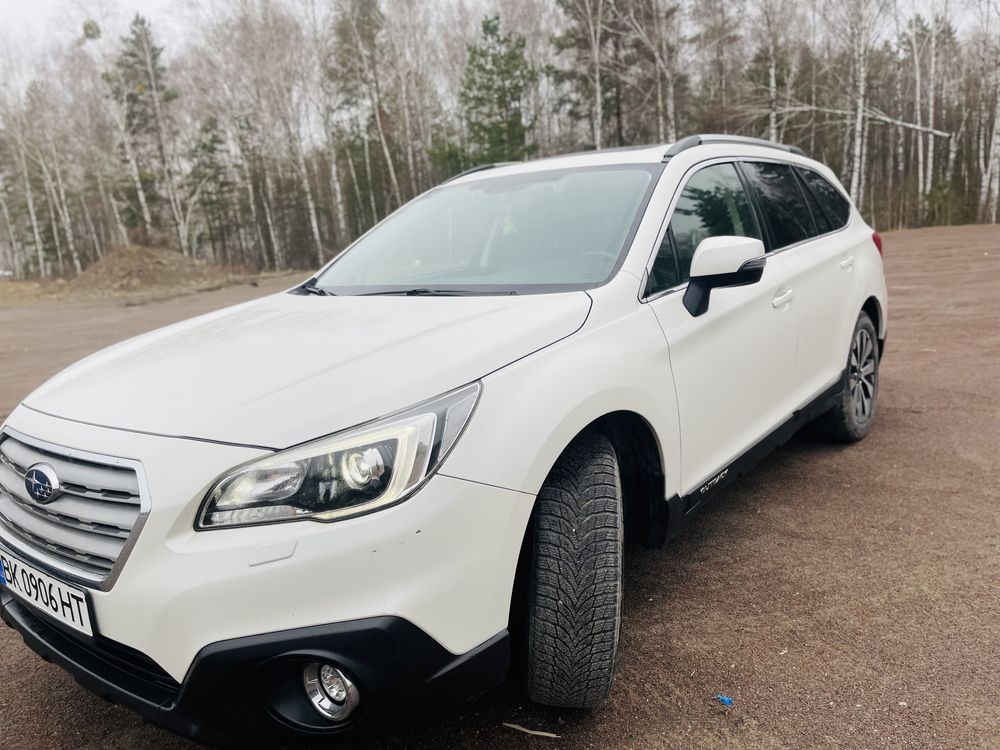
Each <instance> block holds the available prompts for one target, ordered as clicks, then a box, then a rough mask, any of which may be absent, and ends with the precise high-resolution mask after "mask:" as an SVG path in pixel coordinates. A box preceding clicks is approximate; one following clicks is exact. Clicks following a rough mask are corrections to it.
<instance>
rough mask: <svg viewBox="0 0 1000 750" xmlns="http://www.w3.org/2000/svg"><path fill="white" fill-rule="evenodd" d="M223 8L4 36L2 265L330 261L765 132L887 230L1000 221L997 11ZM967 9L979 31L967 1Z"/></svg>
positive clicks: (869, 1)
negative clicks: (428, 218) (395, 225)
mask: <svg viewBox="0 0 1000 750" xmlns="http://www.w3.org/2000/svg"><path fill="white" fill-rule="evenodd" d="M920 8H921V10H922V13H918V12H916V10H915V9H914V6H913V5H912V4H907V3H906V2H904V1H903V0H895V1H892V0H826V1H825V2H820V0H746V2H732V1H730V0H489V1H487V0H438V1H437V2H421V1H418V0H327V1H325V2H324V1H323V0H220V1H218V2H212V3H208V4H206V5H205V6H203V7H202V8H201V9H200V10H198V9H192V7H191V6H190V5H179V6H178V10H177V13H178V16H177V19H178V23H179V24H180V26H181V28H182V29H183V33H182V34H180V35H178V34H177V33H176V32H174V33H173V34H172V35H170V38H171V39H172V40H174V41H173V42H172V46H171V47H169V48H168V47H166V46H165V44H164V41H163V39H164V38H165V37H164V35H161V34H159V33H158V30H157V29H156V28H154V27H153V26H152V24H151V23H150V22H149V21H148V20H146V19H145V18H143V17H141V16H136V17H134V18H133V19H132V20H131V22H130V23H129V22H128V21H127V20H126V21H122V22H119V23H118V25H117V26H116V25H115V22H114V21H109V20H106V19H102V18H88V19H86V20H85V21H84V22H83V23H82V24H81V25H80V28H79V34H78V36H77V38H76V39H74V40H73V41H72V42H65V43H60V44H54V45H53V46H52V47H51V48H48V49H45V50H44V51H43V52H41V53H39V54H37V55H35V56H33V57H32V58H31V59H30V60H29V61H27V62H26V61H25V60H24V59H22V58H20V57H19V56H16V55H11V54H7V55H4V54H2V50H0V272H2V271H4V270H5V269H6V270H7V271H9V272H12V273H13V274H14V275H15V276H55V275H73V274H75V273H79V272H80V271H81V270H82V269H83V268H85V267H86V266H87V265H88V264H89V263H92V262H94V261H95V260H96V259H98V258H100V257H102V256H103V254H104V253H106V252H107V251H108V250H109V248H112V247H114V246H117V245H128V244H130V243H138V244H152V245H162V246H170V247H174V248H176V249H178V250H179V251H181V252H183V253H184V254H185V255H187V256H190V257H193V258H198V259H205V260H208V261H211V262H216V263H223V264H234V265H241V266H245V267H249V268H258V269H284V268H290V267H312V266H317V265H318V264H320V263H322V262H324V261H326V260H328V259H329V258H331V257H333V255H335V254H336V253H337V252H339V251H340V250H341V249H343V247H345V246H346V245H347V243H349V242H350V241H351V240H352V239H353V238H354V237H356V236H358V235H359V234H360V233H362V232H364V231H365V230H366V229H367V228H368V227H370V226H372V225H373V224H374V223H375V222H377V221H378V220H380V219H381V218H383V217H384V216H386V215H387V214H388V213H390V212H391V211H393V210H394V209H396V208H397V207H399V206H400V205H402V204H403V203H405V202H406V201H408V200H409V199H411V198H412V197H414V196H415V195H417V194H419V193H421V192H423V191H424V190H427V189H428V188H430V187H432V186H433V185H435V184H437V183H439V182H440V181H442V180H443V179H446V178H448V177H449V176H451V175H453V174H455V173H457V172H459V171H461V170H463V169H466V168H469V167H471V166H473V165H476V164H479V163H484V162H494V161H509V160H519V159H525V158H530V157H532V156H538V155H546V154H554V153H559V152H565V151H573V150H584V149H592V148H609V147H615V146H621V145H635V144H645V143H657V142H661V143H662V142H669V141H673V140H675V139H676V138H677V137H679V136H683V135H685V134H690V133H698V132H725V133H742V134H747V135H754V136H761V137H765V138H770V139H773V140H776V141H782V142H785V143H790V144H795V145H798V146H801V147H802V148H804V149H805V150H806V152H807V153H808V154H810V155H812V156H814V157H816V158H818V159H820V160H822V161H824V162H826V163H827V164H829V165H830V166H831V167H832V168H833V169H834V170H835V171H836V172H837V173H838V174H839V175H840V177H841V179H842V180H843V182H844V184H845V186H847V188H848V189H849V190H850V192H851V194H852V195H853V197H854V199H855V201H856V202H857V203H858V205H859V206H861V208H862V211H863V213H865V215H866V216H867V217H868V219H869V221H872V222H874V224H875V225H876V226H877V227H879V228H880V229H889V228H895V227H901V226H922V225H928V224H942V223H959V222H975V221H990V222H995V221H996V220H997V206H998V198H1000V15H998V14H1000V6H998V4H997V2H996V0H971V2H966V3H964V4H962V5H960V6H959V5H958V4H957V3H956V2H955V0H952V2H950V3H949V2H948V1H947V0H926V1H925V2H922V3H921V4H920ZM956 8H957V9H960V10H961V14H962V15H961V16H960V18H961V19H962V23H957V18H958V17H956V16H955V15H954V13H953V11H954V10H955V9H956Z"/></svg>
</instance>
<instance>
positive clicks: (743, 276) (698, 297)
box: [684, 236, 767, 317]
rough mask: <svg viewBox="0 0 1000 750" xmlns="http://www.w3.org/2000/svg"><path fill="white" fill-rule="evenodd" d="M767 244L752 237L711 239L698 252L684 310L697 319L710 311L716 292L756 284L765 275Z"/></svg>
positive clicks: (685, 294)
mask: <svg viewBox="0 0 1000 750" xmlns="http://www.w3.org/2000/svg"><path fill="white" fill-rule="evenodd" d="M766 262H767V258H766V257H765V256H764V243H763V242H761V241H760V240H757V239H754V238H752V237H728V236H722V237H707V238H706V239H703V240H702V241H701V242H700V243H699V244H698V247H697V249H695V251H694V257H693V258H692V259H691V279H690V281H689V282H688V287H687V291H686V292H684V307H686V308H687V311H688V312H689V313H691V314H692V315H693V316H695V317H698V316H699V315H704V314H705V313H706V312H707V311H708V300H709V297H711V294H712V290H713V289H719V288H722V287H729V286H746V285H747V284H756V283H757V282H758V281H760V278H761V276H762V275H763V274H764V264H765V263H766Z"/></svg>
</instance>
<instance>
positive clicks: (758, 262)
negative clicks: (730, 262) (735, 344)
mask: <svg viewBox="0 0 1000 750" xmlns="http://www.w3.org/2000/svg"><path fill="white" fill-rule="evenodd" d="M766 264H767V256H766V255H761V256H760V257H759V258H750V260H748V261H746V262H745V263H743V265H741V266H740V267H739V269H737V270H736V271H734V272H733V273H716V274H712V275H710V276H694V277H692V278H691V279H690V280H689V281H688V286H687V289H686V290H685V291H684V307H685V308H686V309H687V311H688V312H689V313H691V315H693V316H694V317H696V318H697V317H698V316H699V315H704V314H705V313H706V312H708V301H709V298H710V297H711V295H712V290H713V289H722V288H723V287H732V286H749V285H750V284H756V283H757V282H758V281H760V280H761V277H762V276H763V275H764V266H765V265H766Z"/></svg>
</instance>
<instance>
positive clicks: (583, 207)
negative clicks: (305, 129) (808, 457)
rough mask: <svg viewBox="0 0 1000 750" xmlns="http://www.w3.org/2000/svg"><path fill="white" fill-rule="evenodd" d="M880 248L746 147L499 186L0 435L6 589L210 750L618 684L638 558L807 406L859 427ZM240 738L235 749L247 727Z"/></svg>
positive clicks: (835, 432) (6, 595)
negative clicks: (625, 592)
mask: <svg viewBox="0 0 1000 750" xmlns="http://www.w3.org/2000/svg"><path fill="white" fill-rule="evenodd" d="M885 336H886V288H885V282H884V279H883V272H882V258H881V240H880V238H879V236H878V234H876V233H874V232H873V231H872V229H871V227H869V226H868V225H867V224H866V223H865V222H864V220H863V219H862V218H861V216H860V215H859V214H858V211H857V210H856V209H855V208H854V207H853V206H852V205H851V202H850V201H849V200H848V198H847V197H846V196H845V193H844V190H843V188H842V187H841V185H840V183H839V182H838V181H837V179H836V177H835V176H834V175H833V173H832V172H831V171H830V170H829V169H828V168H826V167H825V166H823V165H822V164H819V163H817V162H815V161H813V160H811V159H808V158H806V157H805V156H804V155H803V154H802V152H801V151H799V150H798V149H795V148H791V147H786V146H781V145H778V144H774V143H769V142H765V141H759V140H755V139H748V138H738V137H732V136H718V135H701V136H691V137H688V138H684V139H683V140H680V141H678V142H677V143H675V144H673V145H669V146H658V147H655V148H652V147H645V148H638V149H631V150H618V151H599V152H591V153H586V154H579V155H570V156H560V157H555V158H550V159H541V160H538V161H532V162H528V163H519V164H500V165H493V166H489V167H481V168H479V169H476V170H471V171H470V172H468V173H465V174H462V175H460V176H458V177H456V178H455V179H452V180H450V181H449V182H447V183H445V184H443V185H440V186H439V187H436V188H434V189H433V190H431V191H429V192H427V193H426V194H424V195H422V196H420V197H419V198H417V199H416V200H414V201H412V202H411V203H409V204H407V205H406V206H404V207H403V208H402V209H400V210H399V211H397V212H396V213H394V214H393V215H392V216H390V217H389V218H387V219H386V220H385V221H383V222H382V223H381V224H379V225H378V226H376V227H375V228H374V229H372V230H371V231H370V232H368V233H367V234H366V235H364V236H363V237H362V238H361V239H359V240H358V241H357V242H355V243H354V244H353V245H352V246H351V247H350V248H348V249H347V250H346V251H345V252H343V253H342V254H341V255H340V256H339V257H337V258H336V259H335V260H333V261H332V262H331V263H330V264H329V265H327V266H326V267H325V268H323V269H322V270H321V271H319V272H318V273H316V274H315V275H314V276H313V277H312V278H310V279H309V280H308V281H307V282H305V283H304V284H302V285H300V286H298V287H296V288H293V289H291V290H289V291H287V292H284V293H281V294H275V295H272V296H268V297H265V298H263V299H259V300H255V301H253V302H248V303H246V304H242V305H237V306H235V307H231V308H228V309H225V310H220V311H218V312H215V313H211V314H209V315H204V316H202V317H199V318H195V319H194V320H190V321H187V322H184V323H180V324H178V325H173V326H170V327H167V328H164V329H162V330H159V331H155V332H153V333H149V334H146V335H143V336H139V337H138V338H134V339H131V340H129V341H125V342H123V343H121V344H118V345H117V346H113V347H111V348H110V349H107V350H105V351H102V352H99V353H97V354H95V355H93V356H91V357H88V358H87V359H85V360H83V361H82V362H80V363H78V364H76V365H74V366H72V367H70V368H69V369H67V370H65V371H64V372H63V373H61V374H60V375H58V376H56V377H54V378H53V379H52V380H50V381H49V382H47V383H46V384H44V385H42V386H41V387H40V388H39V389H38V390H36V391H35V392H34V393H32V394H31V395H30V396H28V398H27V399H25V401H24V403H22V404H21V405H20V406H18V408H17V409H16V410H15V411H14V412H13V413H12V414H11V415H10V417H9V418H8V419H7V421H6V422H5V423H4V425H3V427H2V432H0V563H2V565H0V570H2V576H0V583H2V584H3V587H2V588H0V606H2V614H3V619H4V620H5V621H6V622H7V623H8V624H10V625H11V626H13V627H14V628H16V629H17V630H19V631H20V632H21V634H22V635H23V637H24V640H25V641H26V642H27V644H28V645H29V646H30V647H31V648H32V649H34V650H35V651H37V652H38V653H39V654H41V655H42V656H43V657H45V658H46V659H49V660H51V661H53V662H55V663H57V664H59V665H61V666H62V667H63V668H65V669H66V670H68V671H69V672H70V673H72V674H73V675H74V676H75V677H76V679H77V680H78V681H79V682H80V683H82V684H83V685H84V686H85V687H87V688H89V689H91V690H93V691H95V692H97V693H99V694H101V695H103V696H105V697H107V698H109V699H111V700H114V701H117V702H120V703H122V704H125V705H127V706H130V707H132V708H133V709H135V710H136V711H138V712H139V713H141V714H142V715H144V716H145V717H146V718H148V719H149V720H150V721H152V722H155V723H157V724H159V725H161V726H164V727H166V728H168V729H170V730H173V731H175V732H179V733H182V734H185V735H188V736H191V737H194V738H197V739H200V740H203V741H206V742H224V743H234V742H245V741H249V740H251V739H252V740H253V741H257V742H265V741H266V742H270V741H277V740H279V739H288V738H289V736H299V737H306V738H308V737H313V738H315V737H317V736H322V735H325V734H332V733H336V732H340V731H343V730H345V729H348V728H351V727H353V726H355V725H357V724H358V723H360V722H363V721H365V720H367V719H371V718H372V717H375V716H379V715H382V716H388V715H393V716H395V715H398V714H399V712H400V711H406V710H412V709H419V710H421V711H426V706H427V704H428V703H440V702H445V701H454V700H466V699H469V698H471V697H475V696H476V695H479V694H481V693H483V692H484V691H486V690H488V689H489V688H491V687H493V686H495V685H496V684H498V683H500V682H501V681H502V680H503V679H504V678H505V676H506V675H507V672H508V669H509V663H510V654H511V648H512V643H515V644H516V643H524V644H526V650H527V672H528V674H527V690H528V693H529V695H530V697H531V699H532V700H535V701H538V702H540V703H543V704H548V705H553V706H574V707H588V706H595V705H597V704H599V703H601V702H602V701H603V700H605V698H606V697H607V696H608V694H609V691H610V690H611V688H612V679H613V676H614V668H615V653H616V647H617V642H618V633H619V627H620V621H621V618H620V614H621V600H622V561H623V560H622V558H623V550H624V548H625V542H626V541H629V540H635V541H637V542H641V543H644V544H649V545H658V544H662V543H664V542H665V541H666V540H668V539H670V538H671V537H673V536H675V535H676V534H677V533H678V532H679V531H680V530H681V529H682V528H683V527H684V526H685V524H686V523H687V522H688V520H689V519H690V518H691V516H692V515H693V514H694V513H695V512H696V511H698V510H699V509H700V508H701V507H702V506H703V505H704V504H705V503H706V501H708V500H709V499H711V497H712V496H713V495H715V494H716V493H717V492H718V490H719V489H720V488H721V487H723V486H724V485H726V484H727V483H728V482H730V481H731V480H733V479H735V478H736V477H737V476H738V475H740V474H741V473H743V472H745V471H746V470H747V469H748V468H749V467H750V466H751V465H752V464H754V463H755V462H756V461H757V460H759V459H760V458H761V456H763V455H764V454H765V453H767V452H768V451H769V450H771V449H772V448H773V447H775V446H776V445H778V444H780V443H781V442H782V441H784V440H786V439H787V438H788V437H789V436H790V435H791V434H792V433H793V432H794V431H795V430H797V429H798V428H799V427H801V426H802V425H804V424H806V423H807V422H809V421H811V420H814V419H819V420H822V422H823V423H824V426H825V429H826V430H827V431H828V433H829V435H830V436H831V437H832V438H834V439H836V440H840V441H856V440H860V439H861V438H863V437H864V436H865V434H866V433H867V432H868V431H869V429H870V427H871V425H872V420H873V419H874V417H875V400H876V395H877V391H878V367H879V358H880V355H881V352H882V348H883V345H884V342H885ZM241 738H242V739H241Z"/></svg>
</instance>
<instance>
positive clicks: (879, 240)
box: [872, 232, 882, 255]
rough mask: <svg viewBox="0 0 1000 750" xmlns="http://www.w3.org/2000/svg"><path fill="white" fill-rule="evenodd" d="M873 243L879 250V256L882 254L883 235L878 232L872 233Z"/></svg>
mask: <svg viewBox="0 0 1000 750" xmlns="http://www.w3.org/2000/svg"><path fill="white" fill-rule="evenodd" d="M872 242H874V243H875V247H876V248H878V254H879V255H881V254H882V235H881V234H879V233H878V232H872Z"/></svg>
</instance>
